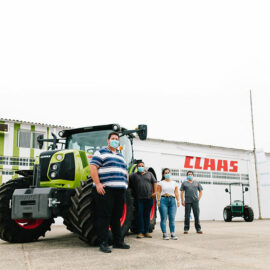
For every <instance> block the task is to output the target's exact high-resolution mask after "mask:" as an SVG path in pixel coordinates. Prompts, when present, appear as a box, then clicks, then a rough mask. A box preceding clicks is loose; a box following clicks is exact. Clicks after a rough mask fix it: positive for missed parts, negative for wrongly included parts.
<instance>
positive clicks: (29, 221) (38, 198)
mask: <svg viewBox="0 0 270 270" xmlns="http://www.w3.org/2000/svg"><path fill="white" fill-rule="evenodd" d="M112 131H117V132H118V133H119V134H120V144H121V147H120V148H119V150H120V151H122V150H123V149H124V150H125V151H123V155H124V158H125V161H126V163H127V165H128V168H129V172H132V171H133V170H134V168H135V167H136V161H135V160H134V157H133V143H132V140H133V139H134V137H135V136H134V133H136V134H138V137H139V138H140V139H141V140H145V139H146V138H147V126H146V125H139V126H138V129H134V130H128V129H125V128H123V127H121V126H120V125H118V124H109V125H101V126H89V127H81V128H75V129H67V130H63V131H60V132H59V134H58V135H59V137H58V138H57V136H56V135H55V134H52V138H51V139H44V137H43V136H39V137H38V139H37V141H38V143H39V146H40V148H42V147H43V144H44V142H46V143H50V146H49V149H48V151H45V152H42V153H41V154H40V155H39V156H38V157H36V159H35V163H34V168H33V170H20V171H16V173H17V174H20V175H21V176H22V177H19V178H17V179H14V180H10V181H8V182H6V183H4V184H2V185H1V187H0V193H1V197H0V237H1V239H3V240H5V241H8V242H17V243H24V242H31V241H35V240H37V239H38V238H39V237H40V236H45V233H46V232H47V231H48V230H50V227H51V224H52V223H53V222H54V218H56V217H59V216H61V217H63V219H64V224H65V225H66V227H67V229H68V230H70V231H72V232H74V233H76V234H78V235H79V237H80V239H83V240H85V241H86V242H88V243H89V244H93V245H94V244H96V241H97V232H96V230H95V226H94V222H95V220H94V211H95V209H94V205H93V198H92V196H93V194H92V186H93V181H92V179H91V176H90V169H89V162H90V160H91V158H92V156H93V154H94V153H95V151H97V150H99V149H101V148H102V147H106V146H107V138H108V134H109V133H110V132H112ZM149 169H151V170H152V173H154V174H155V172H154V170H153V169H152V168H149ZM133 195H136V194H134V191H133V190H130V189H128V190H127V192H126V204H125V207H124V212H123V216H122V218H121V226H122V232H121V233H122V235H125V234H126V233H127V232H128V230H129V229H131V230H132V231H133V232H136V230H137V225H136V224H135V221H134V220H135V219H134V213H135V211H136V209H135V208H136V202H135V199H134V197H133ZM78 209H80V211H78ZM86 211H87V213H86ZM153 211H154V214H152V215H151V217H152V218H151V227H150V230H153V229H154V226H155V221H156V208H155V201H154V200H153Z"/></svg>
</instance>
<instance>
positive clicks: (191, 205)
mask: <svg viewBox="0 0 270 270" xmlns="http://www.w3.org/2000/svg"><path fill="white" fill-rule="evenodd" d="M191 208H192V211H193V215H194V219H195V228H196V230H197V232H199V231H200V230H201V225H200V219H199V214H200V209H199V201H194V202H192V203H186V205H185V226H184V231H188V230H189V225H190V211H191Z"/></svg>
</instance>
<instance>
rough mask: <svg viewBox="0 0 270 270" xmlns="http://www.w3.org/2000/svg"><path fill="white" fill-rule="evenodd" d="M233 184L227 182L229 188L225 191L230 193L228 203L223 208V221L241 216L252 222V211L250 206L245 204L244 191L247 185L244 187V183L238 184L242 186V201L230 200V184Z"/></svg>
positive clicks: (246, 189)
mask: <svg viewBox="0 0 270 270" xmlns="http://www.w3.org/2000/svg"><path fill="white" fill-rule="evenodd" d="M232 185H233V184H229V189H228V188H226V189H225V192H228V193H229V194H230V205H227V206H226V207H225V208H224V210H223V218H224V221H225V222H230V221H232V218H234V217H243V218H244V220H245V221H247V222H252V221H253V219H254V213H253V210H252V208H251V207H249V206H248V205H245V200H244V197H245V196H244V193H245V192H247V191H248V187H245V188H244V186H245V185H244V184H240V185H241V188H242V196H243V197H242V201H241V200H235V201H233V202H232V196H231V186H232Z"/></svg>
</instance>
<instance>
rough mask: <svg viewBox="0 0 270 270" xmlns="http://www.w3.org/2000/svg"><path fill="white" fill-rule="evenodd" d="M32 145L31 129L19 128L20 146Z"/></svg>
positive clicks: (28, 146)
mask: <svg viewBox="0 0 270 270" xmlns="http://www.w3.org/2000/svg"><path fill="white" fill-rule="evenodd" d="M30 146H31V131H30V130H19V131H18V147H23V148H30Z"/></svg>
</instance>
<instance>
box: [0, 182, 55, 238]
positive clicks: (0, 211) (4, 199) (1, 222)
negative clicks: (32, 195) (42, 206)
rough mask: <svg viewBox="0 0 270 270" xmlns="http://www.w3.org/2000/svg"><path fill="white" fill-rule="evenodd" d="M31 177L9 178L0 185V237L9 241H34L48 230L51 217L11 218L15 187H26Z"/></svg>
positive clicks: (29, 183) (51, 220) (51, 221)
mask: <svg viewBox="0 0 270 270" xmlns="http://www.w3.org/2000/svg"><path fill="white" fill-rule="evenodd" d="M31 183H32V179H31V178H27V177H22V178H17V179H14V180H9V181H8V182H6V183H4V184H3V185H1V187H0V238H1V239H2V240H4V241H7V242H11V243H26V242H33V241H36V240H37V239H38V238H39V237H40V236H45V233H46V231H48V230H50V227H51V224H52V223H53V222H54V220H53V219H16V220H13V219H11V208H10V202H11V200H12V194H13V192H14V190H15V189H20V188H28V187H29V186H30V185H31Z"/></svg>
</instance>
